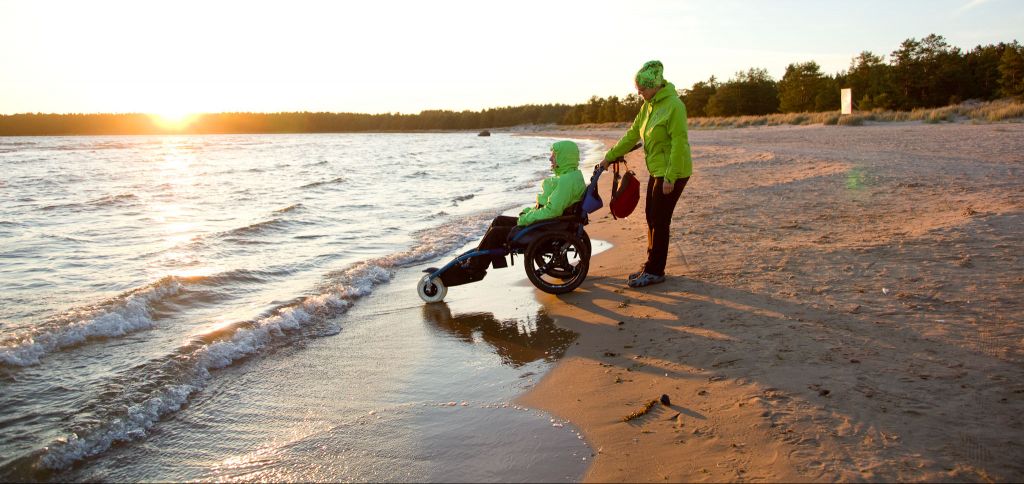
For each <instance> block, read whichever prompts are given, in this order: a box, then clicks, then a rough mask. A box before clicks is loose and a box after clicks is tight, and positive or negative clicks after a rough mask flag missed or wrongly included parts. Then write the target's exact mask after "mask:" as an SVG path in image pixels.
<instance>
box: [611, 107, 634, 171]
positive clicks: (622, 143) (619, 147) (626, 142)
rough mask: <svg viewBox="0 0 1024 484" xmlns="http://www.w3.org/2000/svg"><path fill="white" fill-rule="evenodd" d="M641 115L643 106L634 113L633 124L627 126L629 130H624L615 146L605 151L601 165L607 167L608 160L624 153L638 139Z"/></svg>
mask: <svg viewBox="0 0 1024 484" xmlns="http://www.w3.org/2000/svg"><path fill="white" fill-rule="evenodd" d="M643 115H644V108H640V112H639V113H636V118H634V119H633V125H632V126H630V127H629V131H626V134H625V135H623V136H622V139H620V140H619V142H618V143H615V146H613V147H612V149H610V150H608V153H605V155H604V161H603V162H601V165H602V166H604V167H605V168H607V167H608V162H609V161H612V160H614V159H616V158H618V157H620V156H622V155H625V154H626V153H628V152H629V150H630V148H632V147H633V146H634V145H635V144H636V142H637V141H640V123H641V120H640V119H641V118H642V117H643Z"/></svg>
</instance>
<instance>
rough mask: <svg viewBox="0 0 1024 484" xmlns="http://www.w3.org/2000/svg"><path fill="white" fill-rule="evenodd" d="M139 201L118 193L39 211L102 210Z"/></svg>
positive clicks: (46, 207)
mask: <svg viewBox="0 0 1024 484" xmlns="http://www.w3.org/2000/svg"><path fill="white" fill-rule="evenodd" d="M138 199H139V197H138V196H136V195H135V194H133V193H120V194H117V195H107V196H104V197H100V198H96V199H93V200H89V201H87V202H71V203H58V204H54V205H47V206H44V207H42V208H41V209H40V210H46V211H50V210H81V209H103V208H106V207H110V206H117V205H130V204H132V203H134V202H135V201H137V200H138Z"/></svg>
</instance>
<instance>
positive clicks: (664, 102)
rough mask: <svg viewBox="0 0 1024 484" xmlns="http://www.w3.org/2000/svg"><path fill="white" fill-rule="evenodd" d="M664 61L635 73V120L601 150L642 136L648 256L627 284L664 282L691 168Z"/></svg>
mask: <svg viewBox="0 0 1024 484" xmlns="http://www.w3.org/2000/svg"><path fill="white" fill-rule="evenodd" d="M664 70H665V68H664V66H663V65H662V64H661V62H660V61H656V60H652V61H649V62H647V63H645V64H644V66H643V67H641V68H640V71H638V72H637V73H636V77H635V83H636V90H637V93H639V94H640V96H641V97H643V98H644V104H643V106H642V107H641V108H640V112H639V113H638V114H637V115H636V119H635V120H633V126H631V127H630V128H629V131H627V132H626V134H625V135H624V136H623V137H622V139H620V140H619V142H618V143H616V144H615V146H614V147H612V149H611V150H609V151H608V153H607V154H605V156H604V161H602V162H601V165H602V166H603V167H606V168H607V166H608V163H609V161H611V160H614V159H616V158H618V157H620V156H622V155H625V154H626V152H627V151H629V149H630V147H632V146H633V145H634V144H635V143H636V142H637V141H641V140H642V141H643V143H644V154H645V155H646V158H647V171H649V172H650V173H651V177H650V179H648V181H647V198H646V204H647V262H646V263H645V264H644V266H643V268H641V269H640V271H638V272H635V273H633V274H630V275H629V279H627V282H628V284H629V286H630V287H644V286H649V285H651V284H658V283H661V282H665V261H666V259H667V257H668V238H669V225H670V224H671V223H672V211H673V210H675V208H676V202H677V201H679V196H680V195H681V194H682V193H683V187H685V186H686V182H687V181H688V180H689V179H690V173H691V172H692V171H693V166H692V161H691V160H690V140H689V138H688V136H687V134H686V106H685V105H683V101H682V100H681V99H679V95H678V94H676V87H675V86H674V85H673V84H672V83H671V82H667V81H665V78H664V76H663V73H664Z"/></svg>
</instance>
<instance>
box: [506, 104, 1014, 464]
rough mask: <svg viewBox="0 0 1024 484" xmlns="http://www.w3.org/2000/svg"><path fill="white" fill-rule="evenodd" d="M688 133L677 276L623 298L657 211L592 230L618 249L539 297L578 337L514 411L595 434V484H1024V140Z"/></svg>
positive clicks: (885, 130) (995, 133) (638, 164)
mask: <svg viewBox="0 0 1024 484" xmlns="http://www.w3.org/2000/svg"><path fill="white" fill-rule="evenodd" d="M624 130H625V128H624V127H622V126H613V127H593V128H589V129H583V130H572V131H565V132H555V133H552V132H547V133H545V134H547V135H553V136H559V137H566V138H590V139H600V140H602V141H604V142H605V143H606V144H607V145H609V146H610V145H611V144H613V143H614V142H615V141H616V140H617V139H618V137H619V136H620V135H621V134H622V133H623V132H624ZM690 137H691V144H692V147H693V159H694V176H693V178H692V179H691V180H690V182H689V184H688V185H687V187H686V191H685V192H684V193H683V196H682V198H681V200H680V202H679V205H678V206H677V208H676V212H675V216H674V219H673V225H672V243H671V247H670V252H669V265H668V271H667V272H668V274H669V276H670V277H669V279H668V281H667V282H666V283H664V284H661V285H655V286H651V287H649V288H643V289H630V288H628V287H627V286H626V284H625V283H624V279H625V277H626V275H627V274H629V273H631V272H633V271H635V270H637V268H638V267H639V266H640V265H641V264H642V262H643V260H644V258H645V254H644V250H645V247H646V236H645V223H644V218H643V209H644V207H643V200H641V205H640V206H639V207H638V208H637V212H635V213H634V215H632V216H630V217H629V218H628V219H625V220H612V219H611V217H610V216H609V215H608V214H607V212H606V211H604V210H602V211H600V212H598V213H597V215H596V216H595V217H593V222H592V223H591V225H590V226H588V229H587V230H588V233H589V234H590V236H591V238H594V239H602V240H607V241H610V242H611V243H612V244H614V248H613V249H611V250H609V251H607V252H605V253H603V254H600V255H596V256H595V257H594V259H593V261H592V266H591V269H590V275H589V277H588V279H587V281H586V282H585V283H584V284H583V286H582V287H581V288H580V289H578V290H577V291H575V292H573V293H571V294H568V295H565V296H562V297H558V298H556V297H552V296H548V295H544V294H540V293H538V294H540V296H539V297H540V299H541V301H542V302H543V303H544V305H545V307H546V308H547V311H548V313H549V314H551V315H552V316H553V317H554V318H555V320H556V322H557V324H558V325H559V326H561V327H563V328H565V329H568V330H571V331H573V332H576V333H578V334H580V337H579V340H578V343H579V344H578V345H573V346H571V347H570V348H569V350H568V352H567V354H566V357H565V358H564V359H562V360H561V361H560V362H559V363H558V364H557V366H556V367H555V369H554V370H552V371H551V372H550V373H548V374H547V376H545V377H544V379H543V380H542V381H541V382H540V383H539V384H538V385H537V386H536V387H535V388H534V389H533V390H531V391H530V392H529V393H527V394H526V395H524V396H523V397H521V398H520V399H519V400H518V401H519V402H522V403H523V404H525V405H529V406H532V407H536V408H540V409H544V410H548V411H550V412H552V413H553V414H555V415H557V416H560V417H562V418H564V419H567V420H570V421H572V422H573V423H574V424H577V425H579V426H580V427H581V428H582V429H583V432H584V435H585V436H586V438H587V439H588V441H589V442H590V444H591V446H592V447H593V448H594V449H595V452H596V454H597V456H596V459H595V461H594V463H593V465H592V466H591V467H590V468H589V469H588V471H587V474H586V475H585V477H584V480H587V481H597V482H606V481H659V482H660V481H684V482H687V481H712V482H720V481H833V480H843V481H862V480H867V481H1020V480H1022V479H1024V464H1022V463H1024V418H1022V415H1024V299H1022V298H1021V294H1024V242H1022V241H1024V191H1022V190H1021V188H1022V187H1024V124H1021V123H1009V124H984V125H972V124H965V123H958V124H941V125H925V124H920V123H885V124H878V125H872V124H869V125H866V126H862V127H826V126H806V127H763V128H748V129H732V130H720V131H703V130H700V131H691V132H690ZM627 159H628V160H629V161H630V166H631V167H632V168H633V169H634V170H635V171H636V172H637V174H638V176H639V177H640V178H641V180H642V181H643V182H646V178H647V173H646V170H645V168H644V163H643V158H642V154H632V155H630V156H629V157H628V158H627ZM584 171H586V172H588V169H585V170H584ZM588 174H589V172H588ZM602 183H604V184H606V185H605V186H604V187H602V193H603V194H607V193H609V187H608V186H607V184H609V183H610V177H604V179H602ZM663 394H664V395H668V396H669V398H670V405H661V404H658V405H655V406H654V407H653V408H652V409H651V411H650V412H649V413H647V414H646V415H643V416H641V417H639V418H635V419H632V420H630V421H628V422H623V421H622V419H623V417H626V416H627V415H630V414H631V413H633V412H635V411H637V410H638V409H641V408H642V407H643V406H644V405H645V403H647V402H649V401H650V400H652V399H657V398H660V397H661V396H662V395H663Z"/></svg>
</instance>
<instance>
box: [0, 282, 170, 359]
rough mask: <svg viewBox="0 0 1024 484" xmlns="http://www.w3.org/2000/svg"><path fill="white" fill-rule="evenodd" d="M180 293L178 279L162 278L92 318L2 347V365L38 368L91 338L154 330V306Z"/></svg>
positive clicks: (120, 298) (93, 312) (95, 313)
mask: <svg viewBox="0 0 1024 484" xmlns="http://www.w3.org/2000/svg"><path fill="white" fill-rule="evenodd" d="M180 291H181V283H180V281H179V280H178V279H177V278H174V277H168V278H165V279H162V280H161V281H160V282H158V283H156V284H153V285H150V286H147V287H145V288H142V289H139V290H136V291H132V292H130V293H127V294H125V295H123V296H121V297H119V298H116V299H115V300H114V301H112V302H109V303H108V304H106V305H104V306H105V307H104V308H103V309H96V310H90V311H87V313H89V316H87V317H85V318H82V319H78V320H75V321H73V322H71V323H70V324H66V325H62V326H60V327H58V328H55V329H52V330H49V331H46V332H42V333H38V334H34V335H31V336H29V337H28V338H26V339H25V340H22V341H20V342H17V343H14V344H11V345H8V346H3V347H0V363H2V364H6V365H10V366H29V365H35V364H38V363H39V361H40V358H42V357H43V356H45V355H47V354H49V353H52V352H54V351H57V350H60V349H62V348H67V347H69V346H73V345H77V344H80V343H82V342H84V341H86V340H88V339H94V338H113V337H118V336H124V335H126V334H128V333H132V332H135V331H138V330H141V329H148V328H151V327H153V319H152V315H151V311H152V307H151V305H152V303H153V302H155V301H159V300H161V299H164V298H167V297H170V296H173V295H175V294H178V293H179V292H180Z"/></svg>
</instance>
